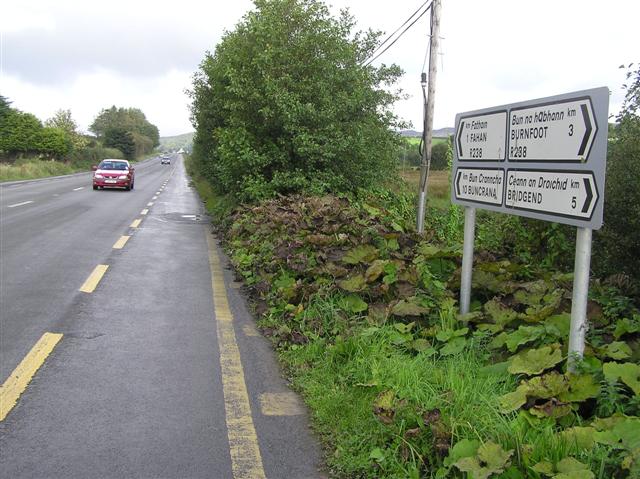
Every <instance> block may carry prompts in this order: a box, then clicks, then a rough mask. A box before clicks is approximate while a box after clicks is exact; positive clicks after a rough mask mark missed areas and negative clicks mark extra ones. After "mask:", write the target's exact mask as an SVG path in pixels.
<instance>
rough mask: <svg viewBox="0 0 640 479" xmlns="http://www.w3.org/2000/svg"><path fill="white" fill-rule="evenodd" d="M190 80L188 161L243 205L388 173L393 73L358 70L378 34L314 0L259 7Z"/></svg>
mask: <svg viewBox="0 0 640 479" xmlns="http://www.w3.org/2000/svg"><path fill="white" fill-rule="evenodd" d="M254 3H255V6H256V9H255V10H254V11H252V12H250V13H249V14H247V15H246V16H245V17H244V18H243V20H242V21H241V22H240V23H239V24H238V25H237V27H236V29H235V30H234V31H233V32H230V33H227V34H226V35H225V36H224V37H223V39H222V41H221V42H220V43H219V44H218V46H217V47H216V50H215V54H214V55H211V54H207V55H206V57H205V59H204V60H203V62H202V63H201V64H200V70H199V71H198V72H197V73H196V74H195V76H194V82H193V89H192V91H191V97H192V100H193V103H192V111H191V119H192V122H193V124H194V126H195V128H196V136H195V139H194V157H195V160H196V164H197V165H199V168H200V170H201V171H202V172H204V173H205V174H207V175H208V177H209V179H210V180H211V181H212V182H213V183H215V184H216V185H217V186H218V187H219V188H220V189H221V190H222V191H225V192H230V193H233V194H236V195H238V196H239V197H240V198H242V199H245V200H246V199H258V198H261V197H265V196H271V195H273V194H275V193H276V192H285V193H286V192H289V191H298V190H301V189H311V190H314V191H344V190H350V189H355V188H357V187H360V186H366V185H369V184H371V183H373V182H375V181H377V180H380V179H382V178H384V177H386V176H388V175H389V174H392V172H393V170H394V154H395V150H396V148H397V145H398V138H397V136H396V135H395V134H394V133H393V132H392V129H393V127H395V126H396V124H397V122H396V118H395V117H394V116H393V114H392V113H391V111H390V107H391V105H392V103H393V102H394V101H395V100H396V99H397V98H398V96H397V94H396V93H394V92H390V91H389V89H388V87H390V86H392V85H393V84H394V83H395V81H396V80H397V79H398V77H399V76H400V74H401V70H400V69H399V68H398V67H397V66H394V65H392V66H390V67H386V66H382V67H380V68H374V67H372V66H363V62H364V60H365V59H366V58H367V57H369V56H370V54H371V53H372V51H373V49H374V48H375V46H376V42H377V38H378V34H375V33H371V32H369V33H354V32H353V28H354V24H355V22H354V19H353V18H352V17H351V16H350V15H349V14H348V12H346V11H344V12H342V13H341V15H340V16H339V17H338V18H333V17H332V16H331V15H330V14H329V10H328V8H327V7H326V6H325V4H324V3H322V2H321V1H318V0H255V2H254Z"/></svg>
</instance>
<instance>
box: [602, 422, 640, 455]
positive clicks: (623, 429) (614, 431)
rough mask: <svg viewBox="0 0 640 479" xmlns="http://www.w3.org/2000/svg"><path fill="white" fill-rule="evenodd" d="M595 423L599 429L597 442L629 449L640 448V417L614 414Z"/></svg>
mask: <svg viewBox="0 0 640 479" xmlns="http://www.w3.org/2000/svg"><path fill="white" fill-rule="evenodd" d="M593 425H594V427H595V428H596V429H598V431H597V432H596V433H595V434H594V437H595V440H596V442H598V443H600V444H605V445H608V446H612V447H614V448H616V449H625V450H627V451H634V450H636V449H640V418H638V417H628V416H614V417H611V418H606V419H599V420H596V421H594V422H593Z"/></svg>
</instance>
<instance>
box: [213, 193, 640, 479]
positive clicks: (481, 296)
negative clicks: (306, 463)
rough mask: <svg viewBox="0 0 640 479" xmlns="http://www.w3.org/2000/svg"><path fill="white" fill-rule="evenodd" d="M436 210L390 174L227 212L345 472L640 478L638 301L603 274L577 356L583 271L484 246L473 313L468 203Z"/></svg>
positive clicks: (232, 246)
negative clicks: (464, 213)
mask: <svg viewBox="0 0 640 479" xmlns="http://www.w3.org/2000/svg"><path fill="white" fill-rule="evenodd" d="M428 218H429V221H428V225H429V229H428V233H427V234H425V235H423V236H418V235H417V234H415V232H414V228H413V223H414V218H413V208H412V207H411V197H410V196H409V195H407V196H402V194H400V195H398V194H397V193H390V192H389V191H387V190H377V191H375V192H365V191H363V192H360V194H359V195H358V196H357V197H355V198H353V197H333V196H325V197H307V196H290V197H281V198H277V199H275V200H271V201H268V202H264V203H261V204H259V205H252V206H243V207H240V208H237V209H236V210H235V212H234V214H233V215H232V216H231V218H230V219H228V229H226V233H225V234H224V236H225V243H226V247H227V251H228V252H229V254H230V256H231V258H232V261H233V263H234V265H235V267H236V270H237V273H238V275H239V276H241V277H242V278H243V279H244V281H245V283H246V285H247V287H248V290H249V291H250V293H251V296H252V299H253V301H254V305H255V310H256V314H257V316H258V318H259V319H260V323H259V324H260V326H261V329H262V331H263V333H264V334H265V335H266V336H268V337H270V338H272V340H273V342H274V344H275V345H276V346H277V347H278V349H279V351H280V354H281V357H282V359H283V362H284V364H285V365H286V366H287V368H288V371H289V374H290V376H291V379H292V382H293V384H294V385H295V386H296V387H297V388H298V389H299V390H300V391H301V392H302V394H303V395H304V397H305V399H306V401H307V403H308V404H309V406H310V408H311V410H312V414H313V417H314V424H315V427H316V428H317V430H318V432H319V433H320V434H321V436H322V437H323V439H324V440H325V443H326V447H327V461H328V463H329V465H330V467H331V469H332V471H333V473H334V475H335V476H336V477H403V478H406V477H437V478H444V477H463V476H464V475H465V474H466V477H485V478H486V477H510V478H518V477H557V478H563V477H564V478H567V477H578V476H577V475H579V477H585V478H588V477H598V478H610V477H621V478H624V477H637V476H638V474H639V473H640V457H639V456H638V454H639V451H640V449H639V447H640V436H638V434H639V433H640V419H639V418H638V417H637V414H638V403H639V401H638V394H640V390H639V389H640V382H639V378H640V366H639V365H638V359H639V357H640V344H639V343H640V313H639V312H638V309H637V305H636V304H634V302H633V301H632V300H630V299H629V298H628V297H627V296H625V295H624V294H623V292H622V290H621V289H620V288H619V287H618V286H616V285H614V284H612V283H610V282H602V283H596V284H595V285H594V286H593V287H592V297H591V299H590V301H589V320H590V322H591V324H592V329H591V330H590V331H589V334H588V336H587V339H588V345H587V348H586V350H585V359H584V361H583V362H582V363H581V364H580V371H579V372H578V373H576V374H571V373H568V372H566V369H565V363H566V357H567V338H568V330H569V321H570V318H569V314H568V313H569V309H570V299H571V291H570V288H571V284H572V276H571V274H568V273H563V272H561V271H554V270H552V269H550V268H548V267H546V265H544V264H539V263H537V264H536V263H534V264H522V263H519V262H516V261H513V260H511V259H509V258H507V257H504V256H499V255H497V254H494V253H485V252H479V253H478V255H477V261H476V264H475V266H474V277H473V292H474V297H473V301H472V312H471V313H469V314H467V315H464V316H459V315H458V314H457V308H458V306H457V301H456V298H457V295H458V288H459V268H460V259H461V258H460V250H461V247H460V243H459V241H460V236H459V231H460V229H459V226H460V221H461V215H460V212H459V211H458V210H456V209H455V207H452V208H450V209H449V210H448V211H436V210H433V211H430V212H429V216H428ZM563 474H564V475H563ZM567 474H570V475H567ZM576 474H577V475H576Z"/></svg>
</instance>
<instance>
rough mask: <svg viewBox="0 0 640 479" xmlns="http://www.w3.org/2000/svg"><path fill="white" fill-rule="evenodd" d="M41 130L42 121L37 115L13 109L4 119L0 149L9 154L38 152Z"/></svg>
mask: <svg viewBox="0 0 640 479" xmlns="http://www.w3.org/2000/svg"><path fill="white" fill-rule="evenodd" d="M40 130H42V123H40V120H38V119H37V118H36V117H35V115H32V114H31V113H23V112H21V111H19V110H13V109H12V110H11V111H10V112H9V113H8V114H6V115H5V117H4V120H3V124H2V135H0V151H4V152H6V153H7V154H8V155H9V156H16V155H20V154H25V153H35V152H38V150H39V134H40Z"/></svg>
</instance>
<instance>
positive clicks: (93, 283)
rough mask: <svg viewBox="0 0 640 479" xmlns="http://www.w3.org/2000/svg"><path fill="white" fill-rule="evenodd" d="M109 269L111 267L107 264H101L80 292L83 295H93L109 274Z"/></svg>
mask: <svg viewBox="0 0 640 479" xmlns="http://www.w3.org/2000/svg"><path fill="white" fill-rule="evenodd" d="M107 269H109V265H106V264H99V265H98V266H96V267H95V268H94V270H93V272H92V273H91V274H90V275H89V277H88V278H87V280H86V281H85V282H84V284H83V285H82V286H81V287H80V291H82V292H83V293H93V291H94V290H95V289H96V287H97V286H98V283H99V282H100V280H101V279H102V277H103V276H104V274H105V273H106V272H107Z"/></svg>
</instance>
